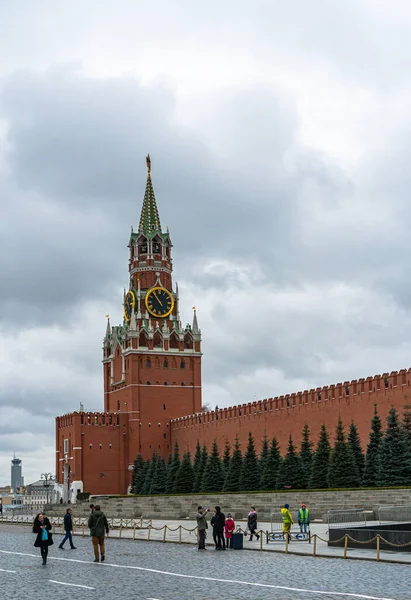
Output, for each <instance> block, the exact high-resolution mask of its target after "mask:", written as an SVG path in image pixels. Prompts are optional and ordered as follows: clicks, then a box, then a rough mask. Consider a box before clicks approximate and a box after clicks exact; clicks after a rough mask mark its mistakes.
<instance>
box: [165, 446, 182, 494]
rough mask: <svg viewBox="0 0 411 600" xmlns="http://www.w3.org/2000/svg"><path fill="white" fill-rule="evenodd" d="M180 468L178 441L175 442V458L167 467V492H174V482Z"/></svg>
mask: <svg viewBox="0 0 411 600" xmlns="http://www.w3.org/2000/svg"><path fill="white" fill-rule="evenodd" d="M179 468H180V451H179V448H178V444H177V442H176V443H175V444H174V450H173V458H172V461H171V463H170V465H169V468H168V469H167V480H166V493H167V494H172V493H173V492H174V483H175V481H176V475H177V471H178V470H179Z"/></svg>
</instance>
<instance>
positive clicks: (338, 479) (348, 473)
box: [328, 417, 360, 488]
mask: <svg viewBox="0 0 411 600" xmlns="http://www.w3.org/2000/svg"><path fill="white" fill-rule="evenodd" d="M328 483H329V485H330V487H332V488H341V487H342V488H344V487H347V488H349V487H358V486H359V485H360V477H359V474H358V469H357V465H356V462H355V460H354V456H353V453H352V452H351V448H350V446H349V445H348V443H347V441H346V436H345V432H344V425H343V422H342V420H341V417H339V418H338V423H337V427H336V430H335V443H334V448H333V450H332V452H331V458H330V468H329V470H328Z"/></svg>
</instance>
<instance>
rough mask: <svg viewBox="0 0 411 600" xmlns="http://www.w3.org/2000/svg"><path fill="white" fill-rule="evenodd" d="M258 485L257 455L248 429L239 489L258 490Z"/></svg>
mask: <svg viewBox="0 0 411 600" xmlns="http://www.w3.org/2000/svg"><path fill="white" fill-rule="evenodd" d="M259 486H260V471H259V469H258V457H257V453H256V451H255V445H254V438H253V434H252V433H251V431H250V432H249V433H248V444H247V449H246V451H245V453H244V459H243V466H242V468H241V475H240V489H241V491H252V490H258V488H259Z"/></svg>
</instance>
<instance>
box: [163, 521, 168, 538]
mask: <svg viewBox="0 0 411 600" xmlns="http://www.w3.org/2000/svg"><path fill="white" fill-rule="evenodd" d="M166 535H167V525H164V535H163V542H165V541H166Z"/></svg>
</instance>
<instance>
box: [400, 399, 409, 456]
mask: <svg viewBox="0 0 411 600" xmlns="http://www.w3.org/2000/svg"><path fill="white" fill-rule="evenodd" d="M401 428H402V430H403V432H404V435H405V437H406V439H407V442H408V446H409V447H410V448H411V406H410V405H409V404H406V405H405V406H404V412H403V415H402V423H401Z"/></svg>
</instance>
